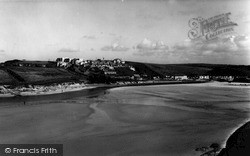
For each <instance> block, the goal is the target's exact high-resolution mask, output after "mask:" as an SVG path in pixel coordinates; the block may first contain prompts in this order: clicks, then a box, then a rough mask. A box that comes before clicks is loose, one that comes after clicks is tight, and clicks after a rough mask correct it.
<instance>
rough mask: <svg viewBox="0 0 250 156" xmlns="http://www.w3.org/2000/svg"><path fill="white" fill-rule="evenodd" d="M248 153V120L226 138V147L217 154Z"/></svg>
mask: <svg viewBox="0 0 250 156" xmlns="http://www.w3.org/2000/svg"><path fill="white" fill-rule="evenodd" d="M249 155H250V121H248V122H247V123H246V124H244V125H243V126H241V127H240V128H239V129H237V130H236V131H235V132H234V133H233V134H232V135H231V136H230V137H229V138H228V140H227V142H226V147H225V148H224V149H222V150H221V151H220V153H219V154H218V156H249Z"/></svg>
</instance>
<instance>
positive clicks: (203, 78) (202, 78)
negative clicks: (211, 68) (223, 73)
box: [199, 75, 210, 80]
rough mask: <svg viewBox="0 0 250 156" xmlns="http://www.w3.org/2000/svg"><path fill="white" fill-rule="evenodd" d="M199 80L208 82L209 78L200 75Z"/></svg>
mask: <svg viewBox="0 0 250 156" xmlns="http://www.w3.org/2000/svg"><path fill="white" fill-rule="evenodd" d="M199 79H200V80H209V79H210V77H209V75H200V76H199Z"/></svg>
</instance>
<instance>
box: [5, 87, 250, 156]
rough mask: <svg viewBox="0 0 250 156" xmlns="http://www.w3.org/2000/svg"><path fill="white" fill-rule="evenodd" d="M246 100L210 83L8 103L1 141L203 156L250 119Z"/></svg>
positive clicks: (97, 151) (248, 91) (75, 150)
mask: <svg viewBox="0 0 250 156" xmlns="http://www.w3.org/2000/svg"><path fill="white" fill-rule="evenodd" d="M85 92H86V91H85ZM86 95H88V96H86ZM92 95H94V96H92ZM249 95H250V88H249V87H244V86H242V87H234V86H227V85H221V84H219V83H218V84H215V83H205V84H179V85H159V86H133V87H121V88H113V89H108V90H99V91H98V92H97V91H94V90H91V91H90V92H89V93H87V94H86V93H84V94H83V93H81V92H78V93H75V94H73V93H70V96H69V95H68V96H60V95H57V96H55V97H54V98H52V96H49V97H47V98H46V97H44V98H41V97H39V98H40V99H39V100H36V98H34V97H33V99H31V100H30V99H29V98H25V99H22V100H26V101H27V102H26V105H23V104H22V103H20V104H18V105H16V104H15V105H13V106H12V105H11V103H18V101H22V100H21V99H19V100H14V101H8V103H9V104H8V105H3V106H2V107H1V109H0V143H62V144H64V155H66V156H77V155H79V156H80V155H124V156H125V155H126V156H127V155H170V156H172V155H173V156H175V155H176V156H177V155H178V156H181V155H183V156H184V155H185V156H187V155H201V154H202V153H201V152H198V151H195V149H196V148H198V147H202V146H210V145H211V144H212V143H219V144H221V145H224V144H225V141H226V139H227V138H228V137H229V135H230V134H231V133H232V132H233V131H234V130H235V129H236V128H237V127H238V126H240V125H241V124H243V123H244V122H245V121H247V120H249V115H250V96H249ZM1 102H2V103H4V101H1Z"/></svg>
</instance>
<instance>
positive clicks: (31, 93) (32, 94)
mask: <svg viewBox="0 0 250 156" xmlns="http://www.w3.org/2000/svg"><path fill="white" fill-rule="evenodd" d="M207 82H210V81H158V82H157V81H150V82H143V83H128V84H85V86H81V87H78V88H67V87H66V89H57V90H53V91H47V92H44V91H40V92H34V91H26V92H20V93H14V91H9V92H12V93H8V94H0V99H3V98H15V97H37V96H45V95H55V94H64V93H69V92H79V91H82V90H89V89H94V88H102V89H111V88H118V87H130V86H151V85H171V84H197V83H207Z"/></svg>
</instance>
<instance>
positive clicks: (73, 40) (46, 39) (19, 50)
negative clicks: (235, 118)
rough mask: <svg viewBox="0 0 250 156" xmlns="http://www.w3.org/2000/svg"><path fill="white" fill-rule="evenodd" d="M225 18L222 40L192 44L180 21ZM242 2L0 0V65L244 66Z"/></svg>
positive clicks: (246, 19) (248, 52)
mask: <svg viewBox="0 0 250 156" xmlns="http://www.w3.org/2000/svg"><path fill="white" fill-rule="evenodd" d="M228 12H231V15H230V16H229V17H230V19H231V21H233V22H235V23H237V24H238V26H235V27H234V32H233V33H231V34H229V35H228V36H226V37H225V38H222V39H219V40H214V41H209V42H194V41H192V40H190V39H189V38H188V31H189V30H190V27H189V26H188V21H189V20H190V19H191V18H195V17H203V18H204V19H207V18H210V17H213V16H216V15H219V14H223V13H228ZM249 28H250V1H248V0H235V1H233V0H73V1H72V0H0V62H2V61H6V60H9V59H27V60H55V59H56V58H57V57H66V56H68V57H72V58H74V57H78V58H84V59H96V58H106V59H113V58H117V57H118V58H121V59H123V60H130V61H140V62H153V63H223V64H250V38H249V37H250V29H249Z"/></svg>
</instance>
